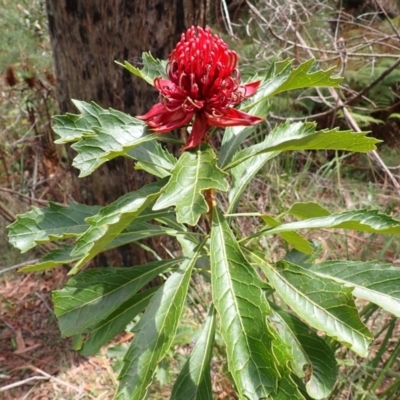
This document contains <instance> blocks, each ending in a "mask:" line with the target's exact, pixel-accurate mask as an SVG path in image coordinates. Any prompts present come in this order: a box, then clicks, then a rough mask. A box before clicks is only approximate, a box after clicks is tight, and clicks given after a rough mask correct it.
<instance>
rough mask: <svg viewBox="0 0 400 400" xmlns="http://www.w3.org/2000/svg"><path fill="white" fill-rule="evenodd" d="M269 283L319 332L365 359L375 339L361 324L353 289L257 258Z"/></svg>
mask: <svg viewBox="0 0 400 400" xmlns="http://www.w3.org/2000/svg"><path fill="white" fill-rule="evenodd" d="M254 258H255V260H257V263H258V265H259V266H260V267H261V268H262V270H263V271H264V273H265V275H266V276H267V278H268V281H269V283H270V284H271V285H272V286H273V287H274V288H275V290H276V291H277V292H278V294H279V295H280V296H281V297H282V299H283V300H284V301H285V303H286V304H288V305H289V307H291V309H292V310H293V311H294V312H295V313H296V314H297V315H299V316H300V317H301V318H302V319H303V320H305V321H306V322H307V323H309V324H310V325H311V326H312V327H314V328H315V329H317V330H319V331H322V332H325V333H326V334H328V335H329V336H331V337H333V338H334V339H335V340H338V341H340V342H342V343H343V344H345V345H347V346H349V347H351V349H352V350H353V351H355V352H356V353H358V354H359V355H360V356H362V357H365V356H366V355H367V351H368V345H369V343H370V342H371V340H372V336H371V334H370V333H369V331H368V329H367V328H366V327H365V326H364V325H363V323H362V322H361V320H360V318H359V316H358V312H357V308H356V306H355V304H354V301H353V296H352V291H353V289H352V288H349V287H346V286H345V285H343V284H341V283H338V282H336V281H334V280H332V279H328V278H326V277H322V276H319V275H317V274H315V273H313V272H311V271H309V270H306V269H304V268H301V267H300V266H298V265H295V264H291V263H289V262H287V261H281V262H279V263H278V265H277V266H273V265H271V264H267V263H266V262H265V261H263V260H261V259H260V258H259V257H257V256H256V255H254Z"/></svg>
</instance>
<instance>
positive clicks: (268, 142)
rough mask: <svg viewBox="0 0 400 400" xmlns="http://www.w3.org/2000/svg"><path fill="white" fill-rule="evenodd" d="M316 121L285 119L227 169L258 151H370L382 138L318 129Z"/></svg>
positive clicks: (236, 157)
mask: <svg viewBox="0 0 400 400" xmlns="http://www.w3.org/2000/svg"><path fill="white" fill-rule="evenodd" d="M315 127H316V124H315V123H313V122H295V123H289V122H284V123H282V124H280V125H278V126H277V127H276V128H274V129H273V130H272V131H271V132H270V134H269V135H268V136H266V138H265V139H264V141H263V142H261V143H258V144H255V145H252V146H250V147H247V148H245V149H243V150H241V151H239V152H238V153H236V154H235V156H234V157H233V159H232V162H231V163H230V164H229V165H228V166H226V167H225V168H224V170H226V169H229V168H232V167H234V166H236V165H238V164H240V163H241V162H243V161H245V160H247V159H249V158H250V157H254V156H256V155H259V154H262V153H265V152H272V151H290V150H321V149H322V150H345V151H355V152H367V151H370V150H375V149H376V146H375V144H376V143H379V140H377V139H374V138H369V137H366V134H367V133H366V132H352V131H339V130H338V128H335V129H332V130H328V129H326V130H322V131H316V130H315Z"/></svg>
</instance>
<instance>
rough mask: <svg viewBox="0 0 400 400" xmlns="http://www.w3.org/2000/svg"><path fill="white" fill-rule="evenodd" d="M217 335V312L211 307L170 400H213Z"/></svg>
mask: <svg viewBox="0 0 400 400" xmlns="http://www.w3.org/2000/svg"><path fill="white" fill-rule="evenodd" d="M214 335H215V312H214V307H213V306H212V305H211V306H210V308H209V310H208V315H207V318H206V321H205V323H204V327H203V330H202V332H201V334H200V336H199V338H198V339H197V342H196V345H195V346H194V348H193V350H192V352H191V353H190V356H189V359H188V360H187V362H186V364H185V365H184V367H183V368H182V371H181V372H180V374H179V375H178V378H177V379H176V381H175V384H174V387H173V388H172V394H171V399H170V400H182V399H185V400H212V399H213V396H212V387H211V371H210V363H211V355H212V350H213V343H214Z"/></svg>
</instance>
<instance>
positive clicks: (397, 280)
mask: <svg viewBox="0 0 400 400" xmlns="http://www.w3.org/2000/svg"><path fill="white" fill-rule="evenodd" d="M309 270H310V271H313V272H314V273H315V274H317V275H318V276H323V277H326V278H331V279H334V280H335V281H337V282H341V283H344V284H346V285H349V286H353V287H354V290H353V295H354V296H356V297H361V298H362V299H365V300H368V301H371V302H372V303H375V304H377V305H379V306H380V307H382V308H383V309H384V310H386V311H389V312H390V313H392V314H394V315H396V316H397V317H400V268H399V267H394V266H392V265H389V264H378V263H377V262H374V261H370V262H361V261H345V260H344V261H326V262H323V263H321V264H315V265H312V266H311V267H310V268H309Z"/></svg>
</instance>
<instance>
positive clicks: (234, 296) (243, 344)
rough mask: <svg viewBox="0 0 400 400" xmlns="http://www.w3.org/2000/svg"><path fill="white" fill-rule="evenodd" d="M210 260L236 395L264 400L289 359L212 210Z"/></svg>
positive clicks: (254, 281)
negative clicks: (267, 320)
mask: <svg viewBox="0 0 400 400" xmlns="http://www.w3.org/2000/svg"><path fill="white" fill-rule="evenodd" d="M210 258H211V282H212V293H213V299H214V304H215V308H216V310H217V312H218V314H219V316H220V319H221V335H222V338H223V340H224V342H225V344H226V348H227V357H228V368H229V371H230V372H231V374H232V377H233V379H234V381H235V384H236V388H237V390H238V393H239V397H240V398H245V397H246V398H248V399H250V400H258V399H259V398H260V397H269V396H270V395H271V393H274V392H276V391H277V389H278V380H279V378H280V377H281V376H282V375H283V373H284V371H285V366H286V363H287V362H288V361H289V356H288V354H285V350H286V348H285V346H284V345H283V342H281V341H280V339H279V337H278V336H277V335H276V333H275V332H274V331H273V329H272V328H271V327H270V326H269V325H268V324H267V323H266V319H265V318H266V316H267V315H268V314H269V313H270V312H271V310H270V308H269V306H268V304H267V303H266V299H265V297H264V294H263V291H262V289H261V287H262V285H263V283H262V282H261V281H260V278H259V277H258V276H257V274H256V273H255V271H254V269H253V268H252V266H251V265H250V264H249V263H248V262H247V260H246V259H245V258H244V256H243V254H242V253H241V251H240V248H239V245H238V243H237V241H236V239H235V237H234V236H233V234H232V232H231V231H230V229H229V226H228V224H227V222H226V220H225V219H224V217H223V216H222V215H221V213H220V212H219V211H218V210H217V209H214V211H213V219H212V230H211V247H210ZM277 352H279V353H280V355H281V357H278V356H277V355H276V354H277Z"/></svg>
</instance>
